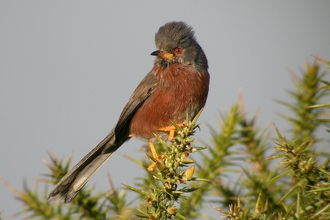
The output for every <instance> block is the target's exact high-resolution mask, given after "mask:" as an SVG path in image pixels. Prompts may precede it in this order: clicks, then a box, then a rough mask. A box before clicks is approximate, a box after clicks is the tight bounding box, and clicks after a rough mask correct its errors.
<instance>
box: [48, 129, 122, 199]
mask: <svg viewBox="0 0 330 220" xmlns="http://www.w3.org/2000/svg"><path fill="white" fill-rule="evenodd" d="M122 143H123V142H120V143H115V135H114V131H111V132H110V133H109V134H108V136H106V137H105V138H104V139H103V140H102V141H101V142H100V143H99V144H98V145H97V146H96V147H95V148H94V149H93V150H91V152H89V153H88V154H87V155H86V156H85V157H84V158H83V159H82V160H81V161H80V162H79V163H77V164H76V165H75V166H74V167H73V168H72V169H71V170H70V171H69V172H68V173H67V174H66V175H65V176H64V177H63V178H62V179H61V180H60V182H58V183H57V184H56V186H55V188H54V189H53V190H52V191H51V192H50V194H49V196H48V198H51V197H53V196H56V195H58V194H60V195H61V197H62V198H63V199H64V202H65V203H68V202H71V201H72V200H73V199H74V198H75V197H76V195H77V194H78V192H79V191H80V190H81V189H82V188H83V187H84V186H85V184H86V183H87V182H88V180H89V179H90V178H91V177H92V176H93V174H94V173H95V172H96V171H97V170H98V169H99V168H100V167H101V166H102V165H103V164H104V163H105V162H106V161H107V160H108V159H109V158H110V156H111V155H112V154H113V152H115V151H116V150H117V149H118V148H119V147H120V145H121V144H122Z"/></svg>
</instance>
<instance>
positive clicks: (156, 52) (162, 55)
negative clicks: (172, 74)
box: [150, 50, 173, 60]
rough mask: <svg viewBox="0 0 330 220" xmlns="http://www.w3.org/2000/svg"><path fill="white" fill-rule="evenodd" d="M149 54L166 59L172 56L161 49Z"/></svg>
mask: <svg viewBox="0 0 330 220" xmlns="http://www.w3.org/2000/svg"><path fill="white" fill-rule="evenodd" d="M150 55H152V56H157V57H159V58H161V59H167V60H170V59H172V58H173V54H171V53H168V52H165V51H162V50H156V51H154V52H152V53H151V54H150Z"/></svg>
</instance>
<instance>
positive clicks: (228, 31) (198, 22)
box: [0, 0, 330, 219]
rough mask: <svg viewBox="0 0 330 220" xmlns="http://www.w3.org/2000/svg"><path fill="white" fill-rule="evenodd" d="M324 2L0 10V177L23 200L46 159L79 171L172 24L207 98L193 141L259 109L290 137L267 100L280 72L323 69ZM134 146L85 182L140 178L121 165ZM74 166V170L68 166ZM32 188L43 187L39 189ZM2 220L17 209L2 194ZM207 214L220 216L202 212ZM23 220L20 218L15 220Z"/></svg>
mask: <svg viewBox="0 0 330 220" xmlns="http://www.w3.org/2000/svg"><path fill="white" fill-rule="evenodd" d="M329 9H330V1H326V0H324V1H289V2H286V1H267V2H266V1H199V2H192V1H162V2H158V1H157V2H156V1H139V2H135V1H134V2H133V1H116V2H115V1H98V2H95V1H93V2H92V1H69V2H66V1H62V2H58V1H1V2H0V28H1V35H0V77H1V78H0V89H1V91H0V92H1V97H0V103H1V114H0V115H1V121H0V129H1V132H0V139H1V146H0V175H1V176H3V177H4V178H6V179H7V180H8V181H9V182H10V183H12V184H13V185H14V186H15V187H16V188H18V189H20V190H21V189H22V186H23V184H22V182H23V179H24V178H25V179H26V180H27V184H28V185H29V186H31V187H32V186H33V185H34V180H35V178H36V177H40V175H41V174H44V173H46V172H47V169H46V168H45V166H44V165H43V164H42V163H41V160H42V159H46V160H48V161H49V159H48V155H47V152H49V151H51V152H53V153H54V154H55V155H56V156H57V157H60V158H62V157H64V158H65V159H67V158H68V157H69V155H70V154H71V153H72V152H74V158H73V163H76V162H78V161H79V160H80V159H81V158H82V157H83V156H84V155H85V154H86V153H87V152H89V150H91V149H92V148H93V147H94V146H95V145H96V144H97V143H98V142H99V141H100V140H101V139H102V138H103V137H104V136H105V135H106V134H107V133H108V132H109V131H110V129H111V128H112V127H113V126H114V125H115V123H116V121H117V119H118V116H119V114H120V112H121V110H122V108H123V106H124V105H125V103H126V101H127V100H128V98H129V96H130V94H131V93H132V91H133V90H134V89H135V87H136V86H137V84H138V83H139V82H140V80H141V79H142V78H143V77H144V76H145V75H146V74H147V73H148V72H149V71H150V69H151V67H152V63H153V59H154V57H152V56H150V53H151V52H152V51H154V50H155V45H154V34H155V33H156V32H157V30H158V28H159V27H160V26H161V25H163V24H165V23H166V22H169V21H174V20H175V21H185V22H187V23H188V24H189V25H191V26H192V27H193V28H194V30H195V32H196V37H197V40H198V42H199V43H200V45H201V46H202V47H203V49H204V51H205V53H206V55H207V57H208V60H209V66H210V69H209V72H210V74H211V85H210V86H211V87H210V93H209V98H208V102H207V105H206V107H205V110H204V112H203V114H202V116H201V117H200V120H199V122H201V123H202V125H201V128H202V130H201V132H198V133H197V137H198V138H200V139H203V140H205V141H208V140H209V138H210V135H209V129H208V128H207V126H206V124H210V125H212V126H213V127H216V126H217V124H216V120H215V118H216V116H218V111H219V110H222V109H223V108H227V109H229V108H230V107H231V106H232V105H233V103H235V102H236V100H237V96H238V91H239V90H241V91H242V93H243V96H244V100H245V104H246V110H247V112H248V113H250V114H253V113H254V112H255V111H256V110H257V109H260V113H259V120H258V122H259V123H260V125H261V126H265V125H267V124H268V123H270V122H271V121H273V122H275V124H276V125H277V126H278V127H279V128H280V129H281V130H282V131H284V130H285V129H286V128H287V127H286V126H287V125H286V124H285V123H283V120H282V119H280V118H279V117H278V116H277V115H276V112H283V111H287V110H286V109H285V108H284V107H282V106H280V105H278V104H276V103H275V102H274V101H273V99H275V98H276V99H286V100H288V96H287V95H286V93H285V90H286V89H289V88H290V87H291V81H290V75H289V72H288V71H289V70H292V71H294V72H296V73H298V74H299V69H304V64H305V61H306V60H307V59H309V60H311V61H312V55H318V56H321V57H324V58H327V59H329V58H330V26H329V24H330V14H329ZM142 143H143V142H141V141H139V140H131V141H129V142H128V143H126V144H125V145H123V146H122V147H121V148H120V149H119V150H118V151H117V153H115V155H114V156H112V158H111V159H110V160H109V161H108V162H107V163H106V164H105V165H104V166H103V168H102V169H101V170H100V171H98V173H97V174H96V175H95V176H94V177H93V178H92V179H91V180H90V183H89V185H91V184H96V189H97V190H99V191H101V190H105V189H108V182H107V177H106V172H105V171H106V170H109V171H110V173H111V175H112V177H113V179H114V182H115V185H116V187H118V188H120V187H122V186H121V183H127V184H130V183H132V182H133V181H134V178H136V177H138V176H139V174H142V173H143V172H142V170H141V168H140V167H137V166H136V165H135V164H134V163H133V162H131V161H128V160H127V159H124V158H123V157H122V156H121V154H127V155H129V156H132V157H138V158H141V157H143V156H144V154H143V153H141V152H139V150H140V146H141V144H142ZM72 165H74V164H72ZM41 187H43V186H42V185H41ZM0 195H1V200H0V211H1V212H3V214H2V215H3V217H4V219H7V218H9V217H10V216H11V215H12V214H13V213H15V212H17V211H19V210H20V209H21V207H20V203H19V202H17V201H16V200H15V199H14V194H13V193H11V192H9V191H8V190H7V189H6V188H5V186H4V185H3V184H0ZM206 212H207V213H208V214H211V215H213V216H218V213H216V212H215V211H213V210H212V209H211V208H207V209H206ZM18 219H20V218H18Z"/></svg>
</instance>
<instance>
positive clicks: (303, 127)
mask: <svg viewBox="0 0 330 220" xmlns="http://www.w3.org/2000/svg"><path fill="white" fill-rule="evenodd" d="M318 60H319V61H318V62H317V61H315V62H314V63H313V64H309V63H307V64H306V69H305V71H304V72H302V73H301V75H300V76H297V75H293V77H292V79H293V88H291V90H290V91H289V92H288V94H289V95H290V97H291V101H289V102H284V101H282V100H276V101H277V102H278V103H279V104H281V105H284V106H286V107H287V108H288V109H290V110H291V113H290V115H284V114H282V115H281V116H282V117H283V119H285V120H286V121H288V122H289V124H290V130H289V131H287V130H285V131H283V130H282V129H281V128H280V127H277V125H276V123H275V124H272V125H270V126H267V127H265V128H260V126H259V125H257V124H256V119H257V117H258V113H256V114H254V115H253V116H252V117H249V116H248V115H247V114H246V113H245V111H244V105H243V101H242V99H241V98H240V99H239V100H238V102H237V103H235V104H233V105H232V107H231V109H230V110H229V111H227V112H222V113H220V119H221V120H219V127H218V128H210V134H211V146H202V147H198V146H194V143H193V141H194V139H193V134H194V132H195V131H196V129H198V124H196V121H197V118H198V116H197V117H196V118H195V119H194V120H193V121H189V120H186V122H185V123H184V126H183V127H179V126H177V132H176V135H175V137H174V138H173V140H172V141H171V142H164V141H161V139H159V141H158V142H157V143H154V145H155V148H152V149H151V151H148V150H147V156H146V157H145V158H144V159H141V160H138V159H134V160H133V161H134V162H136V163H137V164H138V165H139V166H141V167H143V168H144V170H145V171H146V172H145V175H143V176H141V177H139V178H138V179H137V182H136V183H135V184H134V185H125V189H122V190H116V189H115V188H114V186H113V184H112V181H111V178H110V177H109V183H110V186H111V187H110V189H109V190H107V191H105V192H103V193H100V194H96V193H95V192H94V189H93V188H88V187H85V188H84V189H83V190H82V191H81V192H80V193H79V194H78V196H77V197H76V198H75V199H74V200H73V202H72V203H71V204H68V205H64V204H63V203H62V201H61V200H60V198H54V199H51V200H47V195H48V193H49V189H50V188H52V185H54V184H56V183H57V182H58V181H59V180H60V179H61V177H62V176H63V175H64V174H65V173H66V172H67V171H68V169H69V166H70V161H71V158H69V159H68V161H64V160H59V159H58V158H56V157H55V156H54V155H53V154H50V162H46V161H44V164H45V165H46V166H47V167H48V168H49V173H48V174H46V175H45V177H44V178H42V179H41V180H38V181H37V184H36V185H35V187H34V188H30V187H29V186H27V185H25V187H24V189H23V190H22V191H19V190H17V189H14V188H13V187H12V186H11V185H10V184H9V183H7V182H5V181H4V180H3V181H4V182H5V184H6V185H7V186H8V188H10V189H11V190H12V191H13V192H14V193H15V194H16V197H17V199H19V200H20V201H21V202H22V204H23V205H24V209H23V210H22V211H21V212H20V213H19V214H20V215H24V216H25V217H26V218H29V219H171V218H173V219H212V218H211V217H209V216H208V214H209V213H210V209H208V210H207V211H206V209H205V203H206V202H207V203H211V204H212V207H213V208H214V209H211V210H212V212H218V214H219V219H220V218H227V219H330V183H329V181H330V167H329V161H330V157H329V152H330V150H329V149H330V146H329V143H330V134H329V133H327V134H328V135H326V136H325V137H322V136H321V135H320V134H322V133H326V132H320V131H325V130H327V132H329V130H328V129H329V124H330V117H329V116H330V109H329V108H330V102H327V101H329V100H330V99H329V97H330V83H329V82H327V81H326V80H325V77H326V76H327V74H328V73H327V71H326V70H324V71H323V70H322V68H323V69H324V66H325V65H328V66H329V64H330V62H328V61H325V60H322V59H319V58H318ZM320 61H321V62H322V63H323V64H319V62H320ZM284 133H285V135H284ZM274 134H275V135H274ZM191 154H196V155H198V156H199V159H198V160H196V161H194V160H192V159H191V157H190V156H191ZM232 177H233V178H232ZM40 182H43V183H45V187H44V193H41V194H40V193H38V192H40ZM127 191H133V192H135V193H137V199H136V200H135V201H134V203H133V201H128V199H127ZM206 212H207V213H206Z"/></svg>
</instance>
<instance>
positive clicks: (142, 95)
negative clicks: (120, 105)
mask: <svg viewBox="0 0 330 220" xmlns="http://www.w3.org/2000/svg"><path fill="white" fill-rule="evenodd" d="M157 84H158V80H157V78H156V76H155V75H154V73H153V72H152V71H151V72H149V73H148V74H147V75H146V76H145V77H144V79H143V80H142V81H141V82H140V84H139V85H138V86H137V87H136V89H135V90H134V92H133V94H132V95H131V97H130V98H129V100H128V102H127V104H126V105H125V107H124V109H123V111H122V112H121V115H120V117H119V119H118V122H117V125H116V126H115V135H116V143H120V142H121V141H122V140H123V141H126V140H127V139H128V136H129V134H128V132H129V125H130V121H131V119H132V117H133V116H134V114H135V112H136V110H137V109H139V107H140V106H141V105H143V103H144V101H145V100H147V99H148V98H149V97H150V96H151V95H152V93H153V92H154V90H155V88H156V86H157Z"/></svg>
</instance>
